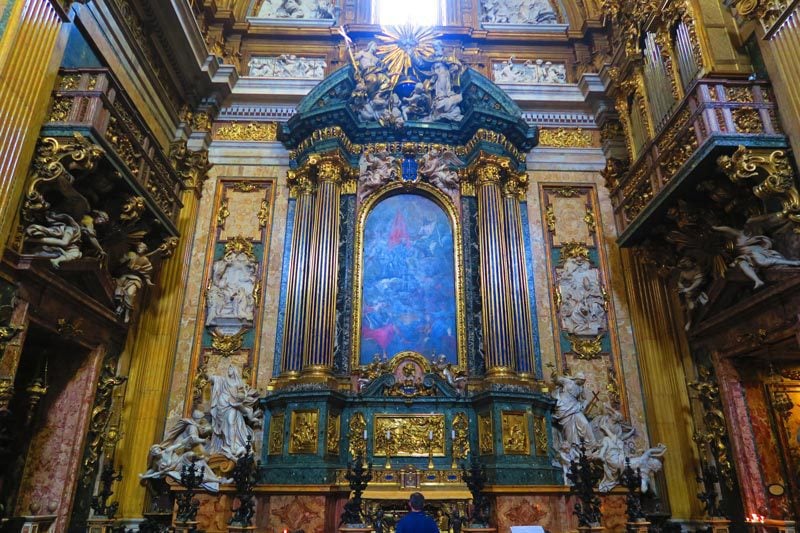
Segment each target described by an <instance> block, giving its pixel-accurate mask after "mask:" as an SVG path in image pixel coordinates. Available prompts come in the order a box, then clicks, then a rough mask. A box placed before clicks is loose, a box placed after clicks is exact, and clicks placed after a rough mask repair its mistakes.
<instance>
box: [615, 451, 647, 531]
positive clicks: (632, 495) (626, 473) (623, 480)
mask: <svg viewBox="0 0 800 533" xmlns="http://www.w3.org/2000/svg"><path fill="white" fill-rule="evenodd" d="M619 482H620V484H621V485H622V486H623V487H625V488H626V489H628V496H627V497H626V498H625V502H626V504H627V506H628V522H639V521H641V520H644V518H645V516H644V512H643V511H642V471H641V470H640V469H638V468H637V469H636V470H634V469H633V468H631V460H630V459H629V458H627V457H626V458H625V469H624V470H623V471H622V475H620V477H619Z"/></svg>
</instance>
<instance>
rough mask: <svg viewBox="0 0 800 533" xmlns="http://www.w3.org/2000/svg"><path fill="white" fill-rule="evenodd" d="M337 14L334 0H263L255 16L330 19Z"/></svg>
mask: <svg viewBox="0 0 800 533" xmlns="http://www.w3.org/2000/svg"><path fill="white" fill-rule="evenodd" d="M338 16H339V7H338V6H337V5H336V1H335V0H264V2H263V3H262V4H261V7H260V8H259V10H258V12H257V14H256V17H257V18H265V19H305V20H330V19H336V18H338Z"/></svg>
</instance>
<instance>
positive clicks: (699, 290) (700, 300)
mask: <svg viewBox="0 0 800 533" xmlns="http://www.w3.org/2000/svg"><path fill="white" fill-rule="evenodd" d="M677 267H678V281H677V289H678V296H679V297H680V299H681V301H682V302H683V307H684V309H685V311H686V323H685V324H684V326H683V329H685V330H686V331H689V329H690V328H691V327H692V314H693V313H694V310H695V309H697V308H698V307H700V306H701V305H705V304H707V303H708V295H707V294H706V292H705V291H704V290H703V288H704V287H705V285H706V282H707V281H708V277H707V276H706V273H705V272H704V271H703V269H701V268H700V266H699V265H698V264H697V261H695V260H694V259H692V258H691V257H689V256H685V257H682V258H681V259H680V260H679V261H678V264H677Z"/></svg>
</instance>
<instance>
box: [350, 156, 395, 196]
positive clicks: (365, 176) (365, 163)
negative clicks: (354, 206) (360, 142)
mask: <svg viewBox="0 0 800 533" xmlns="http://www.w3.org/2000/svg"><path fill="white" fill-rule="evenodd" d="M358 167H359V178H358V191H359V192H358V199H359V201H361V200H363V199H364V198H366V197H367V196H369V195H370V194H372V193H373V192H374V191H376V190H377V189H379V188H380V187H381V186H383V185H385V184H387V183H389V182H391V181H394V180H396V179H397V178H398V165H397V159H396V158H395V157H393V156H392V155H390V154H389V153H388V152H386V151H382V152H370V151H368V152H364V153H363V154H362V155H361V159H360V160H359V162H358Z"/></svg>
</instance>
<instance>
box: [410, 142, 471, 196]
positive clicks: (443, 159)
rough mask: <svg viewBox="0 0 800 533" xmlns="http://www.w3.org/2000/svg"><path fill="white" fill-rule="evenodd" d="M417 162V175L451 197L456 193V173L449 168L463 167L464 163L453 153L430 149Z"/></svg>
mask: <svg viewBox="0 0 800 533" xmlns="http://www.w3.org/2000/svg"><path fill="white" fill-rule="evenodd" d="M417 162H418V163H419V169H418V172H419V175H420V176H422V177H423V178H424V179H426V180H427V181H428V182H429V183H430V184H431V185H433V186H434V187H436V188H438V189H440V190H441V191H443V192H444V193H446V194H448V195H451V196H452V195H454V194H456V193H458V182H459V180H458V171H456V170H453V169H452V168H451V166H459V165H463V164H464V162H463V161H461V159H459V158H458V156H457V155H456V154H455V152H453V151H452V150H440V149H438V148H432V149H431V150H429V151H428V152H427V153H426V154H424V155H423V156H421V157H420V158H419V159H418V161H417Z"/></svg>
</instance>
